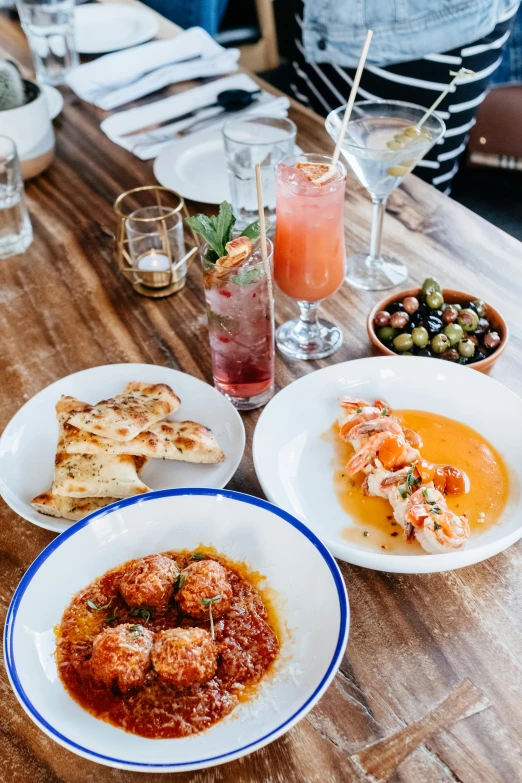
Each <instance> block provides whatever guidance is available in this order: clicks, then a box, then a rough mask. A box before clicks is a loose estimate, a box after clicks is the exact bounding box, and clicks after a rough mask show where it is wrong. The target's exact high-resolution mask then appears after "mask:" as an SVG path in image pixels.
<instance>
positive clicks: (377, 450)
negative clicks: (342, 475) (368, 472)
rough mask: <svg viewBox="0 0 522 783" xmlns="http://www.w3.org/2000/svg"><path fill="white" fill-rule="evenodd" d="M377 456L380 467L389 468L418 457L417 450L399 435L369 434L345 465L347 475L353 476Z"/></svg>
mask: <svg viewBox="0 0 522 783" xmlns="http://www.w3.org/2000/svg"><path fill="white" fill-rule="evenodd" d="M377 457H378V458H379V461H380V462H381V464H382V467H383V468H386V469H387V470H390V469H391V468H394V467H398V468H399V467H403V466H404V465H405V464H409V463H412V462H414V461H415V460H416V459H418V457H419V452H418V451H416V450H415V449H412V448H411V446H409V445H408V444H407V443H406V441H405V440H404V438H402V437H401V436H400V435H394V434H392V433H390V432H378V433H377V434H375V435H371V436H370V437H369V438H368V440H367V442H366V443H365V445H364V446H363V447H362V448H361V449H360V451H358V452H357V454H355V456H353V457H352V458H351V460H350V461H349V462H348V464H347V466H346V471H347V473H348V475H349V476H355V475H356V473H359V471H360V470H364V469H365V468H367V467H368V466H369V465H371V463H372V461H373V460H374V459H375V458H377Z"/></svg>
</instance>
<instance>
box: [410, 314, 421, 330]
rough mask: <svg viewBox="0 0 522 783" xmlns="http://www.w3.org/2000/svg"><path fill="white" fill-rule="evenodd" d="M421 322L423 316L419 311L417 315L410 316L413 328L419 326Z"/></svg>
mask: <svg viewBox="0 0 522 783" xmlns="http://www.w3.org/2000/svg"><path fill="white" fill-rule="evenodd" d="M421 320H422V316H421V314H420V313H419V311H418V310H417V312H415V313H411V315H410V324H411V325H412V326H418V325H419V324H420V322H421Z"/></svg>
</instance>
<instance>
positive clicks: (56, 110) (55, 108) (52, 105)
mask: <svg viewBox="0 0 522 783" xmlns="http://www.w3.org/2000/svg"><path fill="white" fill-rule="evenodd" d="M43 91H44V95H45V100H46V101H47V107H48V109H49V117H50V118H51V119H52V120H54V119H55V118H56V117H58V115H59V114H60V112H61V110H62V109H63V95H62V93H61V92H60V91H59V90H57V89H56V87H52V86H51V85H50V84H44V86H43Z"/></svg>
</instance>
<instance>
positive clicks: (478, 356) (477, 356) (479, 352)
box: [472, 351, 487, 362]
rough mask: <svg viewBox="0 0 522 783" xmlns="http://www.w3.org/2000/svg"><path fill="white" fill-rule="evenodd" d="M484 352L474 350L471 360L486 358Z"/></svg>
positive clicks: (477, 360) (479, 360)
mask: <svg viewBox="0 0 522 783" xmlns="http://www.w3.org/2000/svg"><path fill="white" fill-rule="evenodd" d="M486 358H487V357H486V354H485V353H483V352H482V351H475V355H474V356H473V358H472V361H473V362H481V361H482V360H483V359H486Z"/></svg>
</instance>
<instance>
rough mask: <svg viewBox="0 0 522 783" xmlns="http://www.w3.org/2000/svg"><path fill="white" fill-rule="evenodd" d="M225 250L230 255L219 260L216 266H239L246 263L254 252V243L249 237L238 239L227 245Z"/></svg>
mask: <svg viewBox="0 0 522 783" xmlns="http://www.w3.org/2000/svg"><path fill="white" fill-rule="evenodd" d="M225 250H226V251H227V253H228V255H226V256H222V257H221V258H218V260H217V261H216V265H217V266H221V267H231V266H238V264H242V263H243V261H246V260H247V258H248V256H249V255H250V253H251V252H252V242H251V241H250V239H249V238H248V237H236V238H235V239H232V240H230V242H227V243H226V245H225Z"/></svg>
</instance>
